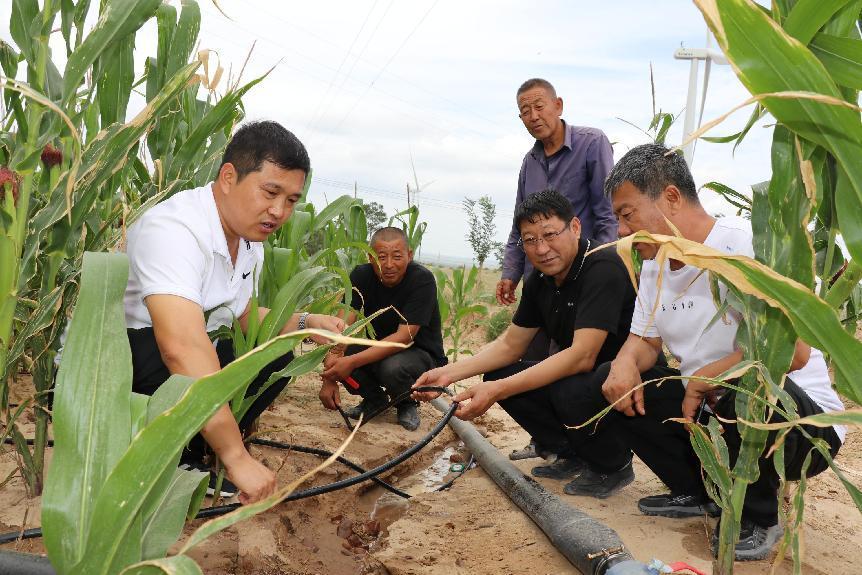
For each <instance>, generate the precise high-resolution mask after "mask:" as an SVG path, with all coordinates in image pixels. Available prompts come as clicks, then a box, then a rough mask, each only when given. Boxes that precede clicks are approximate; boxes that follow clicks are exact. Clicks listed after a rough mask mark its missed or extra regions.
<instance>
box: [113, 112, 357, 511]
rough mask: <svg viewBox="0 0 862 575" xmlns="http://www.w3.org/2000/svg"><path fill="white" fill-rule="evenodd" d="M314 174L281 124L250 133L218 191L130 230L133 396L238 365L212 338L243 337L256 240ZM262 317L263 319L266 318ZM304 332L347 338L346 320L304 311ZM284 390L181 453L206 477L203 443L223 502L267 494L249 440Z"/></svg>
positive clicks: (270, 392) (225, 416) (291, 325)
mask: <svg viewBox="0 0 862 575" xmlns="http://www.w3.org/2000/svg"><path fill="white" fill-rule="evenodd" d="M309 169H310V162H309V159H308V153H307V152H306V150H305V147H304V146H303V145H302V143H301V142H300V141H299V140H298V139H297V138H296V136H294V135H293V134H292V133H291V132H289V131H288V130H286V129H284V128H283V127H282V126H280V125H279V124H277V123H275V122H255V123H250V124H246V125H245V126H243V127H242V128H240V129H239V130H238V131H237V132H236V134H234V136H233V138H232V139H231V141H230V142H229V143H228V145H227V148H226V149H225V154H224V158H223V160H222V165H221V167H220V168H219V172H218V176H217V178H216V180H215V181H214V182H211V183H209V184H207V185H206V186H203V187H201V188H196V189H193V190H186V191H183V192H179V193H177V194H175V195H174V196H172V197H171V198H169V199H168V200H165V201H164V202H162V203H160V204H158V205H157V206H155V207H153V208H151V209H150V210H148V211H147V212H146V213H145V214H144V215H143V216H142V217H141V219H140V220H138V221H137V222H136V223H135V224H133V225H132V226H131V227H130V228H129V234H128V246H127V253H128V256H129V283H128V286H127V288H126V294H125V308H126V327H127V328H128V330H127V331H128V336H129V343H130V345H131V348H132V365H133V371H134V376H133V383H132V389H133V391H136V392H138V393H145V394H152V393H154V392H155V390H156V389H158V387H159V386H160V385H161V384H162V383H164V382H165V381H166V380H167V379H168V378H169V377H170V376H171V375H172V374H183V375H187V376H190V377H196V378H197V377H202V376H205V375H208V374H211V373H214V372H216V371H218V370H219V369H221V367H224V366H225V365H226V364H227V363H229V362H230V361H233V359H234V357H233V349H232V345H231V342H230V341H219V342H218V343H217V344H216V345H214V344H213V343H212V342H211V341H210V338H209V336H208V335H207V334H208V332H211V331H213V330H216V329H218V328H219V327H220V326H230V325H231V324H232V322H233V319H234V318H235V317H236V318H238V319H239V323H240V325H241V326H242V328H243V329H245V328H246V327H247V324H248V313H249V308H250V306H249V301H250V298H251V295H252V292H253V291H254V289H255V285H256V282H257V277H258V272H259V271H260V269H261V267H262V264H263V246H262V244H261V242H263V241H264V240H266V238H267V236H269V234H271V233H272V232H274V231H275V230H276V229H278V227H279V226H281V225H282V224H283V223H284V222H285V221H286V220H287V218H288V217H290V215H291V213H292V211H293V207H294V205H295V204H296V202H297V201H299V199H300V196H301V193H302V188H303V185H304V183H305V178H306V176H307V174H308V171H309ZM259 311H260V316H261V317H263V316H264V315H265V314H266V313H267V312H268V311H269V310H267V309H260V310H259ZM305 327H313V328H320V329H327V330H330V331H335V332H340V331H341V330H343V329H344V322H343V321H342V320H341V319H339V318H335V317H330V316H325V315H317V314H307V313H297V314H294V315H293V317H292V318H290V319H289V320H288V322H287V324H286V325H285V327H284V329H283V331H284V332H287V331H292V330H296V329H302V328H305ZM288 361H290V355H288V356H286V357H283V358H281V359H280V360H277V361H276V362H273V363H272V364H270V365H269V366H267V368H265V369H264V370H262V371H261V373H260V374H259V375H258V377H257V378H256V379H255V380H254V381H253V382H252V384H251V385H250V386H249V391H248V394H249V395H252V394H254V393H256V392H257V391H258V390H259V389H260V387H261V386H262V385H263V384H264V383H265V382H266V380H267V379H268V377H269V375H271V374H272V373H274V372H275V371H277V370H279V369H281V368H282V367H284V366H285V365H286V364H287V362H288ZM286 384H287V379H282V380H280V381H278V382H276V383H275V384H273V385H272V386H271V387H269V388H268V389H267V390H266V391H265V392H264V393H263V394H261V395H260V397H258V399H257V400H256V401H255V402H254V404H253V405H252V407H251V409H249V411H248V413H247V414H246V415H245V416H244V417H243V419H242V421H240V422H239V423H238V422H237V421H236V419H235V418H234V417H233V414H232V413H231V411H230V408H229V406H228V405H223V406H222V407H221V408H219V410H218V411H217V412H216V414H215V415H214V416H213V417H212V418H211V419H210V420H209V421H208V422H207V423H206V424H205V425H204V427H203V429H201V432H200V435H199V436H197V437H195V438H194V439H193V440H192V441H191V443H190V444H189V446H188V447H187V448H186V449H185V450H184V451H183V455H182V462H183V464H184V465H185V466H187V467H192V468H197V469H205V470H208V469H209V466H206V465H204V456H205V452H206V447H207V445H208V446H209V448H210V449H211V450H212V451H213V452H214V453H215V455H217V456H218V459H219V460H220V461H221V463H222V464H223V465H224V467H225V470H226V472H227V478H228V479H229V480H230V482H232V483H230V482H226V483H225V484H223V486H222V493H223V494H224V495H233V494H234V493H235V492H236V491H239V492H240V500H241V501H242V502H243V503H250V502H254V501H257V500H259V499H262V498H264V497H266V496H268V495H270V494H271V493H272V492H273V491H274V490H275V487H276V480H275V474H274V473H273V472H272V471H270V470H269V469H267V468H266V467H265V466H264V465H262V464H261V463H259V462H258V461H256V460H255V459H254V458H253V457H252V456H251V455H250V454H249V452H248V451H247V450H246V448H245V445H244V444H243V440H242V433H243V432H244V431H245V430H246V429H247V428H248V427H249V426H250V425H251V423H252V422H253V421H254V420H255V419H256V418H257V417H258V416H259V415H260V414H261V413H262V412H263V410H264V409H266V407H267V406H269V405H270V404H271V403H272V401H273V400H274V399H275V398H276V396H277V395H278V394H279V392H280V391H281V390H282V389H283V388H284V386H285V385H286ZM212 483H213V482H212V481H211V487H212ZM234 486H235V487H234Z"/></svg>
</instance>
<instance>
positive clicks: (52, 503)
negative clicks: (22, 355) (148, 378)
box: [42, 254, 132, 572]
mask: <svg viewBox="0 0 862 575" xmlns="http://www.w3.org/2000/svg"><path fill="white" fill-rule="evenodd" d="M84 269H85V270H86V271H85V273H84V275H83V277H82V283H81V286H82V287H81V293H80V295H79V297H78V303H77V307H76V309H75V314H74V315H73V316H72V322H71V327H70V331H69V337H68V339H67V341H66V346H65V350H64V355H63V359H62V361H61V363H60V370H59V373H58V375H57V386H56V390H55V394H54V437H55V444H54V451H53V463H52V466H51V471H50V473H49V474H48V478H47V482H46V485H45V494H44V496H43V498H42V517H43V520H44V525H43V532H44V537H45V546H46V547H47V549H48V552H49V553H50V554H51V561H52V563H53V565H54V566H55V568H56V569H57V570H58V571H60V572H69V571H70V569H71V567H72V565H74V564H75V563H76V562H77V561H78V560H79V559H80V558H81V557H82V556H83V555H84V547H85V545H86V543H87V541H86V537H87V534H88V532H89V530H90V527H91V526H92V525H93V507H94V505H95V501H96V496H97V495H98V493H99V490H100V489H101V486H102V485H103V483H104V482H105V479H106V478H107V476H108V474H109V473H110V471H111V469H112V468H113V466H114V465H115V464H116V462H117V461H119V460H120V458H121V456H122V454H123V452H124V451H125V449H126V448H127V447H128V445H129V441H130V439H131V437H130V428H131V414H130V406H129V399H128V398H129V393H131V385H132V380H131V353H130V351H129V346H128V340H127V338H126V330H125V314H124V311H123V293H124V291H125V288H126V281H127V273H128V272H127V267H126V260H125V256H124V255H119V254H87V255H86V256H85V257H84ZM106 302H107V303H106ZM96 525H97V526H98V522H96ZM121 541H122V540H119V541H117V545H118V546H119V544H120V542H121ZM105 567H107V565H106V566H105Z"/></svg>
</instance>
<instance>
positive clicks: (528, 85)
mask: <svg viewBox="0 0 862 575" xmlns="http://www.w3.org/2000/svg"><path fill="white" fill-rule="evenodd" d="M533 88H544V89H545V90H547V92H548V93H549V94H550V95H551V98H556V97H557V91H556V90H554V86H553V85H551V83H550V82H548V81H547V80H545V79H544V78H530V79H529V80H527V81H526V82H524V83H523V84H521V87H520V88H518V91H517V92H516V93H515V97H516V98H517V97H518V96H520V95H521V94H523V93H524V92H526V91H527V90H532V89H533Z"/></svg>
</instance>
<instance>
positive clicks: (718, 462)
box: [688, 418, 732, 493]
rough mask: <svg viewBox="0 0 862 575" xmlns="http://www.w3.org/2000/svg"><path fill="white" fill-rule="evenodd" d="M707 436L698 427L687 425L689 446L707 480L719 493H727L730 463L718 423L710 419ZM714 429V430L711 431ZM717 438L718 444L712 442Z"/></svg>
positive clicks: (730, 481)
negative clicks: (692, 449)
mask: <svg viewBox="0 0 862 575" xmlns="http://www.w3.org/2000/svg"><path fill="white" fill-rule="evenodd" d="M709 424H710V425H709V427H708V431H709V435H707V432H705V431H704V430H703V427H702V426H700V425H689V426H688V428H689V430H690V431H691V437H690V439H691V445H692V447H693V448H694V451H695V453H697V457H698V459H700V462H701V465H702V466H703V469H704V471H706V473H707V474H708V475H709V478H710V479H711V480H712V482H713V483H715V484H716V485H717V486H718V489H719V492H720V493H729V492H730V488H731V483H732V480H731V476H730V463H729V458H728V456H727V445H726V444H725V443H724V439H722V438H721V434H720V432H719V431H718V427H717V426H718V421H717V420H716V419H715V418H710V422H709ZM713 428H715V429H713ZM716 437H717V438H718V441H719V442H718V443H714V442H713V440H715V438H716Z"/></svg>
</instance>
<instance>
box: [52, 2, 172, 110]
mask: <svg viewBox="0 0 862 575" xmlns="http://www.w3.org/2000/svg"><path fill="white" fill-rule="evenodd" d="M161 3H162V2H161V0H113V1H112V2H108V3H107V4H106V5H105V7H104V11H103V12H102V13H101V15H100V17H99V21H98V22H97V23H96V26H95V28H93V30H92V31H90V33H89V34H88V35H87V38H86V40H84V42H82V43H81V45H80V46H78V47H77V48H76V49H75V51H74V52H72V55H71V56H69V60H68V61H67V62H66V71H65V72H64V74H63V76H64V77H63V101H64V103H65V104H68V103H69V102H70V101H71V99H72V97H73V96H74V95H75V92H76V91H77V90H78V87H79V86H80V85H81V80H82V79H83V78H84V74H86V73H87V70H88V69H89V68H90V66H92V65H93V63H94V62H95V61H96V60H97V59H98V58H99V57H100V56H102V54H105V53H107V51H108V50H109V49H113V48H115V46H116V45H117V42H119V41H121V40H123V39H124V38H125V37H126V36H128V35H130V34H133V33H134V32H135V31H137V30H138V28H140V27H141V26H142V25H143V24H144V22H146V21H147V20H149V19H150V18H151V17H152V16H153V15H154V14H155V12H156V9H157V8H158V7H159V5H161Z"/></svg>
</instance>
